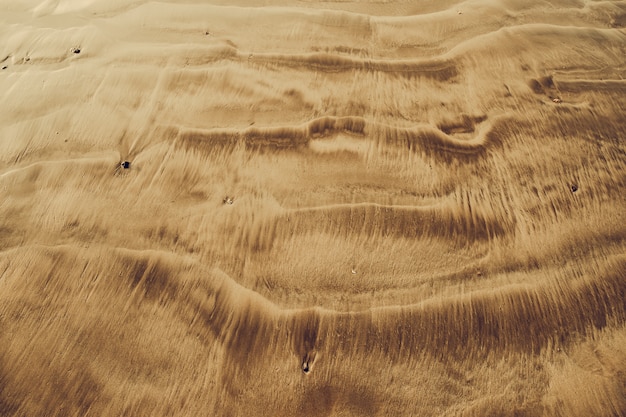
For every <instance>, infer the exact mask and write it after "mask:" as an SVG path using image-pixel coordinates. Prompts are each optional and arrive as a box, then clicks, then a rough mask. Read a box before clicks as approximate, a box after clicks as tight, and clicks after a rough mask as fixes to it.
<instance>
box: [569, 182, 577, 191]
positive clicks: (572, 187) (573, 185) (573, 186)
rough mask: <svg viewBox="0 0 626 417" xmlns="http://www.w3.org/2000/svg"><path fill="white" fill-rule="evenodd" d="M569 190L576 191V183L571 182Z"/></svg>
mask: <svg viewBox="0 0 626 417" xmlns="http://www.w3.org/2000/svg"><path fill="white" fill-rule="evenodd" d="M570 190H572V192H573V193H575V192H576V191H578V186H577V185H576V184H572V186H571V187H570Z"/></svg>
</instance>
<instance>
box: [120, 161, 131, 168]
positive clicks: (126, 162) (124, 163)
mask: <svg viewBox="0 0 626 417" xmlns="http://www.w3.org/2000/svg"><path fill="white" fill-rule="evenodd" d="M122 168H124V169H128V168H130V162H128V161H124V162H122Z"/></svg>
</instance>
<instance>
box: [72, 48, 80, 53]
mask: <svg viewBox="0 0 626 417" xmlns="http://www.w3.org/2000/svg"><path fill="white" fill-rule="evenodd" d="M72 52H74V53H75V54H80V48H74V50H73V51H72Z"/></svg>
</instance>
